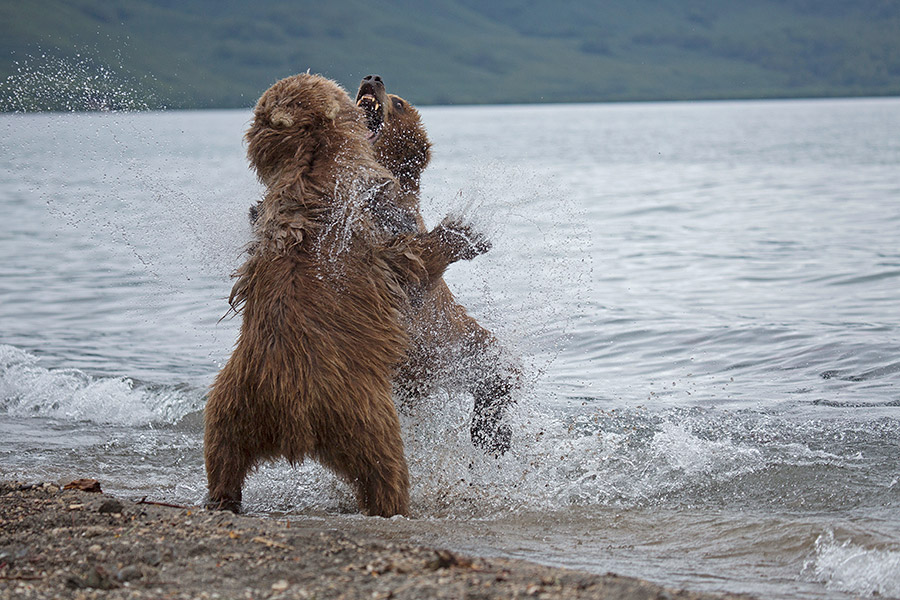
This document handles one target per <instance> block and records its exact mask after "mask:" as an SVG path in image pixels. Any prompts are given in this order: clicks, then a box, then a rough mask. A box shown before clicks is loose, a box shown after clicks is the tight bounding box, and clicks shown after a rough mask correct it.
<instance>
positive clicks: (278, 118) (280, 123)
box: [269, 108, 294, 127]
mask: <svg viewBox="0 0 900 600" xmlns="http://www.w3.org/2000/svg"><path fill="white" fill-rule="evenodd" d="M269 122H270V123H271V124H272V125H274V126H275V127H290V126H292V125H293V124H294V117H292V116H291V114H290V113H289V112H287V111H285V110H282V109H280V108H276V109H275V110H273V111H272V114H271V115H269Z"/></svg>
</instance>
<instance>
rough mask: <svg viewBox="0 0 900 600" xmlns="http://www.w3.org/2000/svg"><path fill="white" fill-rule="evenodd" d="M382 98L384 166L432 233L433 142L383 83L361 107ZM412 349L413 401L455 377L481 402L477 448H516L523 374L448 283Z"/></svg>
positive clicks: (423, 308)
mask: <svg viewBox="0 0 900 600" xmlns="http://www.w3.org/2000/svg"><path fill="white" fill-rule="evenodd" d="M365 95H370V96H374V98H375V101H376V102H377V103H378V105H380V107H381V108H382V110H383V115H382V116H381V119H380V120H381V126H380V128H379V129H378V132H377V135H370V137H374V140H373V147H374V149H375V156H376V158H377V159H378V162H379V163H381V164H382V165H384V166H385V167H387V168H388V169H390V171H391V172H392V174H393V175H394V177H396V178H397V182H398V183H399V185H400V193H399V195H398V196H397V207H398V210H400V211H401V212H402V213H403V214H405V215H406V218H408V219H410V220H414V221H415V222H416V227H417V230H418V231H420V232H424V231H425V222H424V220H423V218H422V215H421V211H420V205H419V194H420V191H419V187H420V180H421V175H422V172H423V171H424V170H425V168H426V167H427V166H428V163H429V161H430V160H431V142H430V141H429V139H428V135H427V133H426V131H425V127H424V125H423V124H422V120H421V116H420V115H419V112H418V111H417V110H416V109H415V107H414V106H413V105H411V104H410V103H408V102H407V101H406V100H404V99H403V98H401V97H399V96H396V95H394V94H388V93H387V92H386V90H385V87H384V84H383V82H382V81H381V78H380V77H378V76H377V75H370V76H368V77H366V78H364V79H363V81H362V82H361V83H360V88H359V91H358V93H357V102H358V103H360V104H361V105H365V102H360V101H361V99H362V98H363V96H365ZM410 334H411V337H412V342H411V349H410V352H409V356H408V358H407V360H406V361H405V362H404V363H403V365H402V366H401V368H400V371H399V372H398V375H397V383H398V385H399V387H400V388H401V389H402V390H404V391H405V392H406V396H408V397H413V398H415V397H420V396H422V395H424V394H427V393H428V392H429V391H430V389H431V388H432V387H433V386H434V384H435V380H436V379H439V378H445V377H447V376H448V373H453V374H455V375H457V376H460V377H461V378H462V384H463V386H464V387H465V389H466V390H467V391H469V392H470V393H471V394H472V396H473V397H474V400H475V402H474V411H473V416H472V424H471V431H470V433H471V437H472V441H473V442H474V443H475V444H476V445H478V446H480V447H482V448H484V449H485V450H487V451H489V452H492V453H494V454H503V453H504V452H506V451H507V450H508V449H509V446H510V440H511V434H512V432H511V429H510V427H509V425H508V424H506V423H503V422H502V421H503V417H504V415H505V413H506V412H507V410H508V408H509V406H510V405H511V404H513V402H514V399H513V395H512V394H513V392H514V390H515V389H516V388H517V387H518V386H519V379H520V377H519V369H518V367H517V366H515V365H513V364H510V361H509V359H508V358H507V357H506V356H505V353H504V352H503V351H502V349H501V347H500V344H499V343H498V341H497V339H496V338H495V336H494V335H493V334H492V333H491V332H490V331H488V330H487V329H485V328H484V327H482V326H481V325H480V324H479V323H478V322H477V321H476V320H475V319H474V318H472V317H471V316H470V315H469V314H468V313H467V312H466V309H465V308H464V307H463V306H462V305H461V304H459V302H457V301H456V298H454V296H453V293H452V292H451V291H450V288H449V287H448V286H447V284H446V283H445V282H444V280H443V279H440V280H439V281H437V282H436V283H435V284H434V285H432V286H430V287H429V288H428V291H427V293H426V295H425V298H424V300H423V302H422V303H421V304H420V305H419V306H418V307H417V308H416V310H415V312H414V313H413V314H412V315H411V317H410Z"/></svg>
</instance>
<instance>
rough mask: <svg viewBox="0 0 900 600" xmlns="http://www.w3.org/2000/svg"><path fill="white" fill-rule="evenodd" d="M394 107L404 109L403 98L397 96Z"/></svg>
mask: <svg viewBox="0 0 900 600" xmlns="http://www.w3.org/2000/svg"><path fill="white" fill-rule="evenodd" d="M394 108H396V109H399V110H403V100H400V99H399V98H395V99H394Z"/></svg>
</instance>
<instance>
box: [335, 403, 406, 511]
mask: <svg viewBox="0 0 900 600" xmlns="http://www.w3.org/2000/svg"><path fill="white" fill-rule="evenodd" d="M381 405H382V406H383V407H384V408H383V410H381V411H378V412H379V413H380V414H377V415H370V417H371V418H370V419H369V420H368V421H367V422H366V423H365V425H363V424H362V423H359V424H357V425H358V426H357V428H355V430H354V431H352V432H346V433H345V435H343V436H341V438H342V439H344V440H347V441H348V444H347V445H345V446H344V447H332V448H325V449H322V450H321V451H320V452H319V458H320V460H321V461H322V463H323V464H325V466H327V467H329V468H330V469H332V470H334V471H335V472H336V473H338V474H339V475H341V476H343V477H344V478H345V479H347V480H348V481H350V483H351V484H352V485H353V486H354V487H355V488H356V497H357V501H358V503H359V507H360V509H361V510H364V511H365V512H366V513H367V514H368V515H370V516H379V517H392V516H394V515H406V514H408V512H409V470H408V468H407V465H406V458H405V457H404V455H403V439H402V438H401V436H400V421H399V420H398V418H397V413H396V411H395V410H394V405H393V402H392V400H391V399H390V397H386V398H384V399H383V402H382V403H381Z"/></svg>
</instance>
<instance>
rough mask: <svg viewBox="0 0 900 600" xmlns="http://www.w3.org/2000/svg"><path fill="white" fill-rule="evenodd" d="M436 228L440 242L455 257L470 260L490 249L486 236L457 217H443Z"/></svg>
mask: <svg viewBox="0 0 900 600" xmlns="http://www.w3.org/2000/svg"><path fill="white" fill-rule="evenodd" d="M437 230H438V233H439V235H440V239H441V242H442V243H443V244H445V245H446V246H447V248H448V250H449V251H450V253H451V254H452V255H453V256H454V257H455V258H457V259H461V260H472V259H473V258H475V257H476V256H479V255H481V254H484V253H485V252H487V251H488V250H490V249H491V242H490V240H488V239H487V236H485V235H484V234H483V233H482V232H480V231H477V230H476V229H475V228H474V227H473V226H472V225H471V224H470V223H465V222H463V221H462V220H461V219H459V218H450V217H447V218H445V219H444V220H443V222H441V224H440V225H438V228H437Z"/></svg>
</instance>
